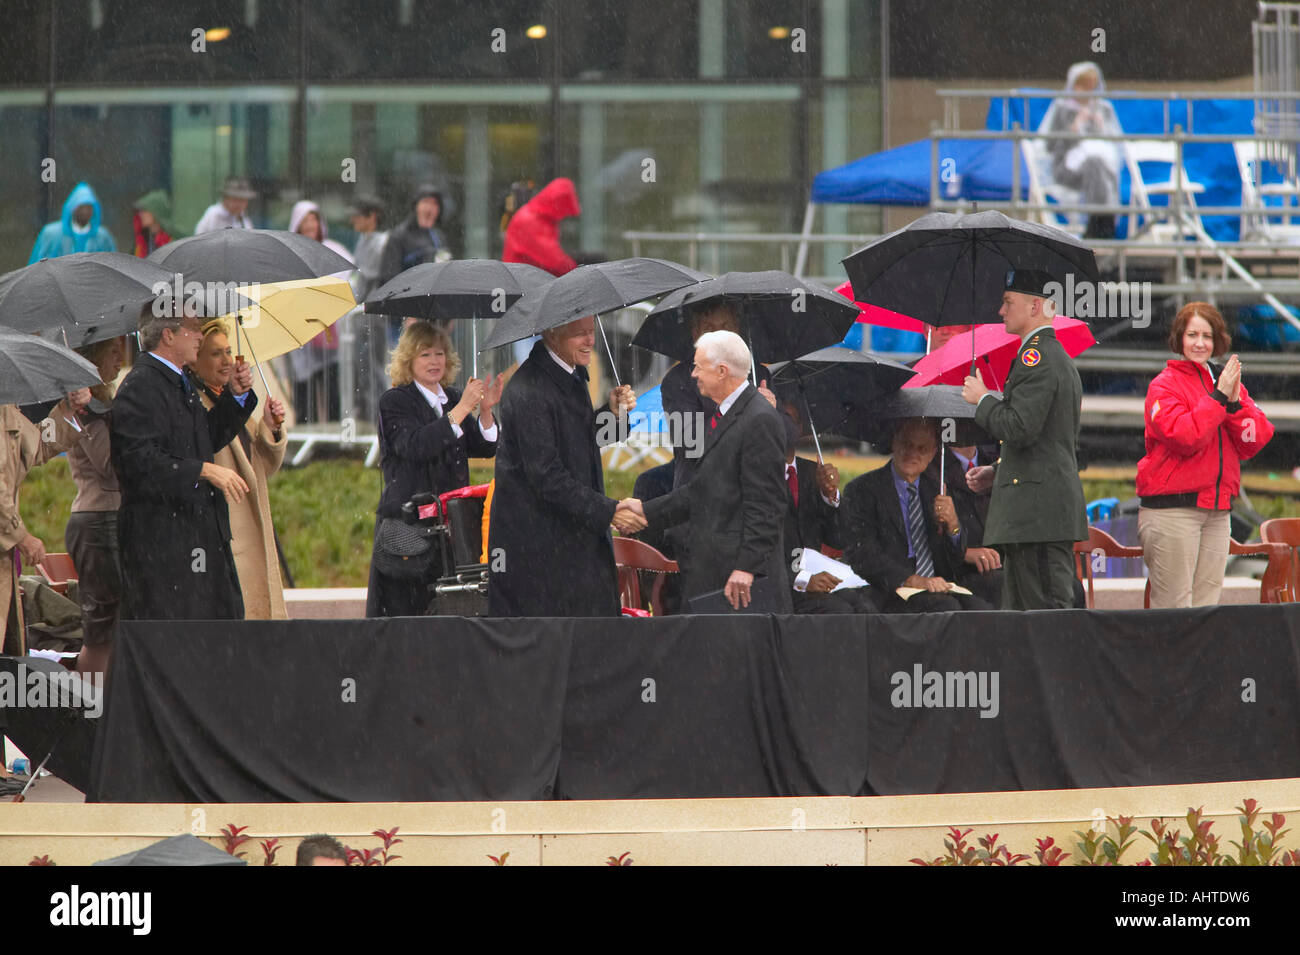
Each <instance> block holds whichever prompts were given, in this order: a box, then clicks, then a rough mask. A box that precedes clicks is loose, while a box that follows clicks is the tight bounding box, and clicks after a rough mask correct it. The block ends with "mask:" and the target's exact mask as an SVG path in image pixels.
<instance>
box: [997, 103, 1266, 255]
mask: <svg viewBox="0 0 1300 955" xmlns="http://www.w3.org/2000/svg"><path fill="white" fill-rule="evenodd" d="M1055 95H1057V94H1056V92H1052V91H1047V90H1044V91H1043V93H1042V96H1041V98H1038V99H1030V100H1029V101H1028V105H1029V122H1028V123H1026V122H1025V100H1024V99H1013V100H1011V101H1010V102H1008V101H1006V100H1002V99H995V100H993V101H991V102H990V103H989V113H988V118H987V120H986V121H985V123H984V128H985V129H1010V128H1011V127H1010V124H1011V123H1019V124H1020V125H1021V127H1022V128H1025V129H1037V128H1038V125H1039V123H1041V122H1042V121H1043V116H1044V115H1045V114H1046V113H1047V107H1048V106H1050V105H1051V102H1052V97H1053V96H1055ZM1111 104H1112V105H1113V106H1114V107H1115V115H1116V117H1117V118H1118V119H1119V124H1120V126H1121V127H1123V129H1124V132H1126V133H1150V134H1152V135H1160V134H1161V133H1164V132H1165V131H1166V130H1169V131H1171V132H1172V130H1173V128H1174V126H1181V127H1182V128H1183V132H1185V133H1186V132H1194V133H1198V134H1205V133H1220V134H1226V135H1232V136H1238V135H1239V136H1253V135H1254V128H1253V121H1254V119H1255V104H1254V102H1253V101H1251V100H1197V101H1196V103H1195V105H1194V106H1193V107H1192V119H1193V120H1194V123H1193V126H1192V129H1191V130H1189V129H1188V122H1187V100H1171V101H1170V102H1169V121H1168V126H1166V124H1165V101H1164V100H1147V99H1115V100H1111ZM1004 106H1005V112H1006V116H1005V123H1006V125H1004V116H1003V112H1004ZM1183 164H1184V165H1185V166H1186V167H1187V175H1188V177H1189V178H1190V179H1191V180H1192V181H1193V182H1199V183H1201V184H1202V185H1204V186H1205V192H1203V193H1201V194H1200V195H1198V196H1197V197H1196V204H1197V205H1201V206H1235V205H1239V204H1240V203H1241V174H1240V173H1239V172H1238V171H1237V159H1236V156H1235V155H1234V154H1233V151H1232V143H1189V144H1187V145H1186V146H1184V148H1183ZM1157 175H1161V178H1163V175H1162V174H1160V173H1157ZM1128 178H1129V177H1128V172H1127V171H1124V172H1123V173H1122V174H1121V176H1120V200H1121V202H1125V203H1127V202H1128V196H1129V182H1128ZM1264 181H1265V182H1269V181H1281V175H1280V174H1278V175H1276V176H1273V175H1270V173H1269V170H1268V169H1267V168H1266V169H1265V175H1264ZM1151 201H1152V204H1153V205H1159V204H1161V202H1162V200H1161V199H1159V198H1154V197H1153V198H1152V200H1151ZM1203 221H1204V223H1205V231H1206V232H1208V233H1209V234H1210V235H1211V236H1213V237H1214V238H1216V239H1218V240H1220V241H1224V242H1230V241H1235V240H1236V239H1237V238H1238V236H1239V235H1240V227H1241V220H1240V219H1239V218H1238V217H1237V216H1206V217H1205V218H1204V220H1203Z"/></svg>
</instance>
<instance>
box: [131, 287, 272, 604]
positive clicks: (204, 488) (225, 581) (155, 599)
mask: <svg viewBox="0 0 1300 955" xmlns="http://www.w3.org/2000/svg"><path fill="white" fill-rule="evenodd" d="M140 332H141V337H142V344H143V347H144V350H145V354H142V355H141V356H140V357H139V358H137V359H136V360H135V364H134V365H133V366H132V367H131V371H130V372H129V373H128V374H127V376H126V378H125V379H124V380H123V382H122V386H121V387H120V388H119V389H118V391H117V396H116V397H115V399H114V401H113V417H112V425H111V437H112V450H111V455H112V461H113V468H114V470H116V471H117V476H118V481H119V482H120V484H121V486H122V507H121V510H120V511H119V512H118V539H119V542H120V546H121V552H122V582H123V586H124V589H125V593H124V594H123V597H122V609H121V616H122V619H124V620H205V619H232V620H237V619H242V618H243V616H244V601H243V598H242V597H241V596H240V592H239V578H238V577H237V575H236V572H235V561H234V557H233V556H232V554H231V551H230V518H229V511H228V509H227V501H228V500H229V501H231V502H233V503H239V502H240V501H242V500H243V498H244V495H246V494H247V493H248V485H247V484H245V483H244V480H243V479H242V478H241V477H240V476H239V475H238V474H237V473H236V472H234V471H232V470H230V469H229V468H224V467H221V466H220V465H217V464H214V463H213V462H212V455H213V452H214V451H218V450H220V449H221V448H224V447H225V446H226V445H227V444H229V443H230V442H231V441H232V440H234V438H235V436H236V435H237V434H238V433H239V432H240V431H242V430H243V427H244V422H245V421H247V420H248V417H249V415H250V414H252V412H253V409H254V408H256V407H257V395H255V394H254V393H253V392H252V391H251V390H250V389H251V386H252V383H253V377H252V370H251V369H250V368H249V366H248V365H247V364H245V363H243V362H240V363H239V365H237V366H236V368H235V373H234V376H233V377H232V379H231V383H230V387H229V388H227V389H226V390H225V391H223V392H222V394H221V397H220V398H219V399H218V400H217V403H216V405H215V406H214V407H213V408H212V410H210V411H205V410H204V408H203V403H202V402H201V401H200V400H199V396H198V393H197V392H196V390H195V389H194V387H193V385H191V383H190V381H189V379H188V378H187V377H186V376H185V374H184V367H185V365H186V364H188V363H190V362H192V361H194V360H195V359H196V358H197V357H198V352H199V346H200V345H201V344H202V342H203V333H202V331H201V323H200V320H199V319H198V318H196V317H194V315H193V314H185V316H184V317H183V318H180V317H174V315H173V314H172V313H171V312H170V311H167V312H166V314H164V315H163V316H161V317H160V316H156V315H154V314H153V313H152V311H151V310H150V309H149V308H148V307H146V311H145V313H144V314H143V315H142V316H141V326H140Z"/></svg>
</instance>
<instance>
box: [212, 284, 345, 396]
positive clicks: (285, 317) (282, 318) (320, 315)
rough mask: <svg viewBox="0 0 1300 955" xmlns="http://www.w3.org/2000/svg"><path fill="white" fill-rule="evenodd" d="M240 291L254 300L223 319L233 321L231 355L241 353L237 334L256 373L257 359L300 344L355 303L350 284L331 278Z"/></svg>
mask: <svg viewBox="0 0 1300 955" xmlns="http://www.w3.org/2000/svg"><path fill="white" fill-rule="evenodd" d="M239 294H240V295H242V296H243V297H244V298H246V299H251V300H252V301H253V302H254V303H256V304H253V305H249V306H247V307H246V308H241V309H240V310H239V311H238V312H233V313H231V314H230V315H226V316H223V317H224V318H227V319H230V320H233V321H234V322H235V352H236V354H242V351H243V349H242V347H241V344H240V342H241V333H242V340H243V342H244V343H246V344H247V345H248V351H249V354H251V355H252V356H253V363H254V364H256V365H257V366H258V374H261V373H262V368H261V362H263V361H269V360H271V359H272V358H278V357H279V356H280V355H285V354H288V353H289V352H291V351H293V350H294V349H296V348H301V347H302V346H303V345H305V344H307V343H308V342H309V341H311V340H312V339H313V338H315V337H316V336H317V335H319V334H320V333H321V332H323V331H325V329H327V328H329V327H330V326H331V325H333V324H334V323H335V322H337V321H338V320H339V319H340V318H342V317H343V316H344V315H346V314H347V313H348V312H350V311H352V309H354V308H356V307H357V301H356V299H355V298H354V297H353V295H352V286H351V285H349V284H348V283H347V281H346V280H344V279H341V278H337V277H335V276H325V277H324V278H314V279H293V280H291V281H286V282H261V283H255V284H252V285H249V286H246V287H242V286H241V288H240V289H239ZM262 384H263V385H265V384H266V377H265V375H263V377H262Z"/></svg>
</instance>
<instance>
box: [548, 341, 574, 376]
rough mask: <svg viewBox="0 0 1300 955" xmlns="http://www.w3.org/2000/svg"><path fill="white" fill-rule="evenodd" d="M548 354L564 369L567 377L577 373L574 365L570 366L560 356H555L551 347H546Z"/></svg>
mask: <svg viewBox="0 0 1300 955" xmlns="http://www.w3.org/2000/svg"><path fill="white" fill-rule="evenodd" d="M546 354H548V355H550V356H551V357H552V358H553V359H555V363H556V364H557V365H559V366H560V367H561V368H563V369H564V373H565V374H566V375H572V374H573V373H574V372H575V371H577V369H576V368H575V367H574V366H573V365H570V364H569V363H568V362H567V361H565V360H564V359H563V358H561V357H560V356H559V355H557V354H555V352H553V351H551V346H550V345H547V346H546Z"/></svg>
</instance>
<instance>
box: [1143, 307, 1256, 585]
mask: <svg viewBox="0 0 1300 955" xmlns="http://www.w3.org/2000/svg"><path fill="white" fill-rule="evenodd" d="M1230 344H1231V341H1230V339H1229V338H1228V329H1227V327H1226V326H1225V325H1224V322H1223V316H1222V315H1220V314H1219V310H1218V309H1216V308H1215V307H1214V306H1213V305H1209V304H1207V303H1205V302H1192V303H1191V304H1189V305H1186V306H1184V307H1183V308H1182V309H1181V310H1180V311H1179V312H1178V315H1177V316H1176V317H1175V318H1174V324H1173V327H1172V328H1171V329H1170V331H1169V348H1170V350H1171V351H1172V352H1174V354H1176V355H1181V356H1182V358H1181V359H1175V360H1173V361H1170V362H1169V364H1168V365H1167V366H1166V367H1165V370H1164V371H1162V372H1161V373H1160V374H1159V375H1157V376H1156V378H1155V380H1154V381H1152V382H1151V387H1150V388H1148V389H1147V400H1146V448H1147V453H1146V456H1145V457H1143V458H1142V460H1141V461H1139V462H1138V467H1137V492H1138V497H1140V498H1141V501H1142V507H1141V510H1139V512H1138V537H1139V538H1141V540H1142V549H1143V552H1144V556H1145V559H1146V563H1147V569H1148V571H1149V573H1150V576H1151V606H1152V607H1202V606H1207V605H1213V604H1217V603H1218V602H1219V591H1220V590H1221V589H1222V587H1223V572H1224V568H1225V567H1226V566H1227V563H1228V536H1229V533H1230V530H1229V524H1228V515H1229V512H1230V510H1231V508H1232V499H1233V498H1234V497H1235V496H1236V495H1237V492H1238V491H1239V490H1240V489H1241V462H1242V461H1243V460H1245V459H1246V458H1252V457H1254V456H1255V455H1256V454H1258V453H1259V451H1260V449H1261V448H1263V447H1264V445H1266V444H1268V442H1269V440H1270V439H1271V438H1272V437H1273V425H1271V424H1270V423H1269V420H1268V419H1267V418H1266V417H1264V413H1263V412H1262V411H1260V410H1259V407H1258V406H1257V405H1256V404H1255V403H1254V402H1253V401H1251V400H1250V395H1249V394H1248V393H1247V392H1246V389H1245V388H1244V387H1243V386H1242V384H1241V362H1239V361H1238V360H1237V356H1236V355H1232V356H1231V357H1230V358H1229V359H1228V360H1227V362H1226V363H1225V364H1224V365H1223V366H1222V367H1218V366H1215V365H1211V364H1210V359H1211V358H1212V357H1215V356H1218V355H1223V354H1226V353H1227V351H1228V347H1229V345H1230Z"/></svg>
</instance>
